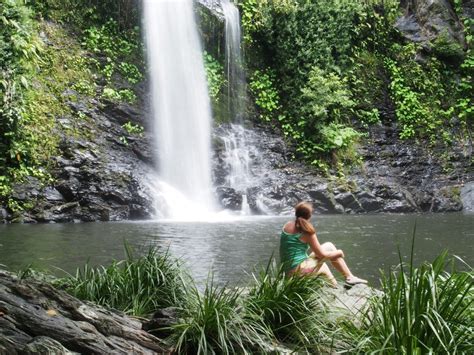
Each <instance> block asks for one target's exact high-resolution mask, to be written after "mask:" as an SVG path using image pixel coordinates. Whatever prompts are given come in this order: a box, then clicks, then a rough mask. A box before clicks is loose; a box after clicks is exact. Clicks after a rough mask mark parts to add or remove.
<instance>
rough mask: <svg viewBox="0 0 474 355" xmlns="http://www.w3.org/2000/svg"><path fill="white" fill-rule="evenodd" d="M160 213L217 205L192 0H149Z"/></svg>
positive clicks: (193, 215) (199, 211)
mask: <svg viewBox="0 0 474 355" xmlns="http://www.w3.org/2000/svg"><path fill="white" fill-rule="evenodd" d="M143 11H144V27H145V43H146V46H147V55H148V67H149V73H150V79H151V84H150V85H151V87H150V89H151V96H152V110H153V117H154V136H155V147H156V155H157V163H158V174H157V177H156V178H155V181H156V185H157V186H156V191H157V193H156V200H157V210H158V213H159V216H160V217H165V218H172V219H200V218H202V217H203V215H206V214H209V213H212V212H213V211H214V210H215V207H214V200H213V194H212V182H211V106H210V99H209V95H208V91H207V82H206V74H205V71H204V63H203V58H202V49H201V45H200V40H199V36H198V30H197V26H196V21H195V18H194V16H195V15H194V9H193V1H192V0H173V1H170V0H144V1H143Z"/></svg>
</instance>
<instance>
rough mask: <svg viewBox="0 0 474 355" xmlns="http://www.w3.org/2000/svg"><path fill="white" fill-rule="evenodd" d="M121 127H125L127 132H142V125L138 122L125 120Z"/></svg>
mask: <svg viewBox="0 0 474 355" xmlns="http://www.w3.org/2000/svg"><path fill="white" fill-rule="evenodd" d="M122 127H123V129H125V130H126V131H127V132H128V133H129V134H136V135H142V134H143V131H144V129H143V127H142V126H140V125H139V124H134V123H132V122H127V123H125V124H123V125H122Z"/></svg>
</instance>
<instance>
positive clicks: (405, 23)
mask: <svg viewBox="0 0 474 355" xmlns="http://www.w3.org/2000/svg"><path fill="white" fill-rule="evenodd" d="M402 5H403V6H404V8H405V14H404V16H402V17H400V18H399V19H398V21H397V23H396V25H395V26H396V28H397V29H398V30H399V31H400V32H401V33H402V35H403V36H404V37H405V38H407V39H408V40H410V41H412V42H416V43H419V44H421V46H422V47H423V48H424V49H425V50H427V51H433V52H434V53H435V54H436V55H438V56H439V57H441V58H442V59H446V60H448V61H455V62H460V61H461V60H462V59H463V57H464V49H465V48H466V41H465V38H464V32H463V26H462V24H461V23H460V21H459V19H458V17H457V15H456V13H455V11H454V9H453V7H452V5H451V2H450V1H447V0H405V1H402Z"/></svg>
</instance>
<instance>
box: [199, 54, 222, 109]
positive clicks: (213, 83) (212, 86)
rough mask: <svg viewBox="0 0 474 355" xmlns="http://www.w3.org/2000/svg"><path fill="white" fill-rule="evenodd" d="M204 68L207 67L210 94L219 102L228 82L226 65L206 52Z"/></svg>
mask: <svg viewBox="0 0 474 355" xmlns="http://www.w3.org/2000/svg"><path fill="white" fill-rule="evenodd" d="M204 68H205V69H206V76H207V85H208V88H209V95H210V96H211V98H212V100H213V101H214V102H218V101H219V97H220V94H221V93H222V92H221V91H222V87H223V86H224V84H225V82H226V80H225V77H224V67H223V66H222V65H221V64H220V63H219V62H218V61H217V60H216V59H215V58H214V57H213V56H212V55H211V54H209V53H207V52H204Z"/></svg>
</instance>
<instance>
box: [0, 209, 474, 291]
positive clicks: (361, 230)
mask: <svg viewBox="0 0 474 355" xmlns="http://www.w3.org/2000/svg"><path fill="white" fill-rule="evenodd" d="M287 220H288V217H250V218H249V217H247V218H244V219H240V220H234V221H227V222H216V223H182V222H181V223H173V222H156V221H154V222H153V221H146V222H143V221H142V222H124V223H84V224H46V225H45V224H43V225H0V264H3V265H4V266H5V267H7V268H8V269H10V270H14V271H15V270H18V269H20V268H23V267H25V266H28V265H30V264H31V265H32V266H34V267H36V268H40V269H48V270H49V271H50V272H51V273H53V274H56V275H63V272H62V271H61V270H64V271H66V272H74V271H75V269H76V268H77V267H78V266H82V265H83V264H84V263H86V262H87V261H88V260H89V261H90V263H91V264H93V265H106V264H108V263H109V262H111V261H112V260H113V259H122V258H123V257H124V248H123V245H124V241H127V242H128V243H129V244H130V245H131V246H132V247H133V248H134V249H135V251H136V252H137V254H140V253H144V252H145V251H146V250H147V249H148V247H149V246H155V247H157V248H159V249H161V250H163V251H165V250H168V249H169V251H170V252H171V253H172V255H174V256H176V257H179V258H182V259H183V260H184V261H185V264H186V266H187V267H188V268H189V271H190V272H191V274H192V275H193V276H194V278H195V279H196V280H197V282H198V283H202V282H204V281H205V280H206V278H207V277H208V276H209V274H210V272H211V271H212V273H213V275H214V279H215V280H216V281H218V282H219V283H220V284H223V283H227V282H228V283H231V284H238V283H245V282H246V281H247V280H248V279H249V278H250V276H249V273H251V272H252V271H253V270H255V268H258V267H264V266H265V265H266V264H267V263H268V260H269V259H270V258H271V256H272V255H274V256H276V257H278V241H279V234H280V230H281V228H282V225H283V224H284V223H285V222H286V221H287ZM313 222H314V223H315V225H316V228H317V234H318V237H319V240H320V242H321V243H323V242H325V241H332V242H333V243H334V244H336V246H337V247H338V248H340V249H343V250H344V252H345V255H346V260H347V263H348V265H349V266H350V267H351V268H352V270H353V272H354V273H355V274H357V275H359V276H360V277H364V278H367V279H369V280H370V281H371V283H373V284H377V282H378V278H379V275H380V272H379V269H382V270H388V269H389V268H390V266H393V265H397V264H398V263H399V256H398V248H399V247H400V250H401V253H402V255H403V259H404V260H408V256H409V254H410V247H411V239H412V235H413V229H414V226H415V222H416V240H415V264H419V263H420V262H422V261H425V260H428V261H431V260H433V258H434V257H435V256H436V255H438V254H439V253H440V252H441V251H442V250H444V249H448V250H449V252H450V253H452V254H455V255H457V256H459V257H461V258H462V259H463V260H464V261H466V262H467V263H468V264H470V265H474V247H473V241H474V215H472V214H471V215H467V214H457V213H454V214H430V215H355V216H348V215H331V216H314V217H313Z"/></svg>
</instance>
